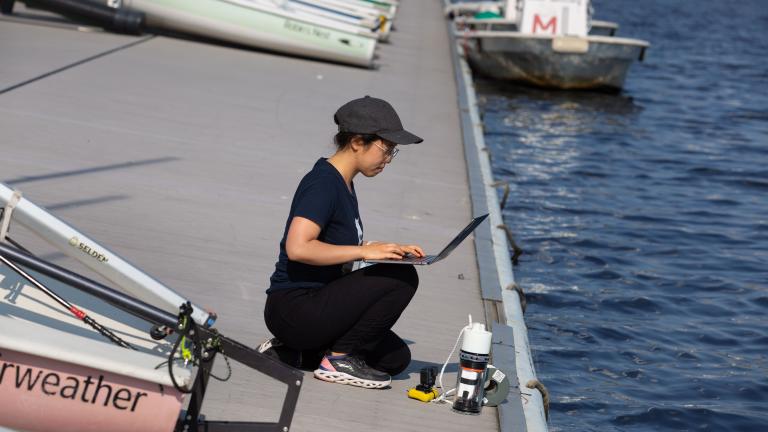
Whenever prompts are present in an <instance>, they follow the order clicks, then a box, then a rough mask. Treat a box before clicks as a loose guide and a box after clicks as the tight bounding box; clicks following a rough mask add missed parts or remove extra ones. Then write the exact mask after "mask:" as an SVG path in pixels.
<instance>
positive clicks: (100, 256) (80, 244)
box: [69, 237, 109, 263]
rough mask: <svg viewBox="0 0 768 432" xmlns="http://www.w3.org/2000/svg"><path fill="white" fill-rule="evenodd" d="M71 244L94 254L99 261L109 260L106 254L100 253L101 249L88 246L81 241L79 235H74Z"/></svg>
mask: <svg viewBox="0 0 768 432" xmlns="http://www.w3.org/2000/svg"><path fill="white" fill-rule="evenodd" d="M69 245H70V246H72V247H75V248H78V249H80V250H81V251H83V253H85V254H88V255H90V256H92V257H93V258H95V259H96V260H97V261H99V262H103V263H105V262H107V261H109V258H107V256H106V255H104V254H103V253H100V252H99V251H97V250H95V249H93V248H92V247H90V246H88V245H87V244H85V243H83V242H81V241H80V239H78V238H77V237H72V238H71V239H69Z"/></svg>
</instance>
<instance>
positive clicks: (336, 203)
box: [267, 158, 363, 293]
mask: <svg viewBox="0 0 768 432" xmlns="http://www.w3.org/2000/svg"><path fill="white" fill-rule="evenodd" d="M295 216H301V217H303V218H306V219H309V220H311V221H313V222H314V223H316V224H317V225H319V226H320V235H319V236H318V238H317V239H318V240H320V241H321V242H323V243H329V244H333V245H344V246H357V245H359V244H361V242H362V240H363V222H362V220H360V212H359V211H358V208H357V196H356V195H355V186H354V184H352V191H351V192H350V190H349V189H348V188H347V184H346V183H345V182H344V177H342V176H341V173H339V172H338V171H337V170H336V168H335V167H334V166H333V165H331V164H330V163H329V162H328V160H327V159H325V158H320V159H319V160H318V161H317V162H316V163H315V166H314V167H313V168H312V171H310V172H309V173H307V175H305V176H304V178H303V179H301V182H300V183H299V187H298V188H296V193H295V194H294V195H293V202H291V211H290V213H289V214H288V220H287V221H286V222H285V230H284V231H283V239H282V240H281V241H280V255H279V257H278V259H277V263H276V264H275V272H274V273H272V277H270V278H269V280H270V286H269V289H268V290H267V293H269V292H272V291H275V290H278V289H283V288H319V287H321V286H323V285H325V284H327V283H328V282H331V281H333V280H335V279H338V278H339V277H341V276H342V275H344V273H345V269H344V265H343V264H336V265H330V266H314V265H309V264H302V263H300V262H296V261H291V260H289V259H288V254H287V253H286V252H285V238H286V236H287V235H288V228H289V227H290V225H291V221H292V220H293V218H294V217H295Z"/></svg>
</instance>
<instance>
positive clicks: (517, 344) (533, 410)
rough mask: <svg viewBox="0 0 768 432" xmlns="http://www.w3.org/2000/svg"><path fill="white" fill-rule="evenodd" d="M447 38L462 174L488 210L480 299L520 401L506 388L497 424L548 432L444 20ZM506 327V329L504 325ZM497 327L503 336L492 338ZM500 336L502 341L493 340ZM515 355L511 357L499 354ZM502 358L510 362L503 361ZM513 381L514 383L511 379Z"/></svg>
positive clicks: (463, 80) (498, 361)
mask: <svg viewBox="0 0 768 432" xmlns="http://www.w3.org/2000/svg"><path fill="white" fill-rule="evenodd" d="M447 28H448V33H449V38H450V41H451V57H452V59H453V65H454V71H455V75H456V87H457V89H458V103H459V111H460V115H461V128H462V134H463V141H464V152H465V157H466V162H467V176H468V180H469V188H470V193H471V195H472V209H473V213H474V214H476V215H477V214H482V213H489V214H490V216H489V221H490V223H489V224H488V225H482V226H480V227H479V228H478V229H477V231H476V232H475V249H476V253H477V261H478V262H477V264H478V269H479V271H480V287H481V290H482V295H483V301H484V304H485V313H486V322H488V323H492V322H494V321H496V322H498V324H494V326H493V332H494V335H495V337H494V341H495V342H494V346H493V358H492V359H493V363H494V364H495V365H496V366H498V367H500V368H502V369H504V370H511V367H512V364H511V363H512V362H514V363H515V365H514V367H515V369H516V371H517V379H518V388H517V390H518V391H519V392H518V393H517V394H520V396H521V397H520V400H510V399H515V398H514V397H512V396H513V395H514V393H515V391H514V390H515V389H513V390H512V391H510V398H508V399H507V401H505V402H504V403H503V404H501V405H499V425H500V430H501V432H506V431H519V430H527V431H530V432H539V431H547V430H548V427H547V420H546V415H545V412H544V404H543V398H542V395H541V393H539V391H538V390H536V389H530V388H528V387H527V386H526V384H527V383H528V382H529V381H531V380H535V379H536V371H535V370H534V367H533V358H532V356H531V350H530V346H529V344H528V332H527V328H526V326H525V320H524V318H523V309H522V306H521V304H520V298H519V296H518V294H517V291H515V290H514V289H512V287H514V286H515V285H514V282H515V279H514V273H513V271H512V261H511V257H510V255H509V245H508V242H507V238H506V234H505V232H504V231H503V229H501V226H502V224H503V223H504V221H503V219H502V216H501V208H500V206H499V199H498V196H497V192H496V190H495V189H494V187H493V182H494V181H493V174H492V172H491V164H490V160H489V157H488V151H487V149H486V147H485V140H484V138H483V127H482V123H481V121H480V115H479V113H478V109H477V99H476V95H475V89H474V84H473V82H472V73H471V71H470V69H469V66H468V65H467V62H466V61H465V60H464V58H463V57H462V55H461V46H460V45H459V43H458V41H457V39H456V35H455V34H454V31H453V23H452V22H450V21H448V23H447ZM505 327H506V328H505ZM499 332H503V333H504V335H505V336H501V339H499V338H498V337H496V335H497V334H498V333H499ZM510 333H511V334H512V337H513V340H514V346H512V347H510V344H509V342H510V341H509V340H505V339H507V337H506V336H507V335H509V334H510ZM497 340H502V341H504V343H496V341H497ZM505 352H506V353H507V354H511V353H514V354H515V355H514V356H513V357H512V358H509V357H508V356H505V354H504V353H505ZM507 362H509V364H508V365H507ZM513 383H514V382H513ZM520 409H522V411H523V413H524V424H520V423H519V422H518V421H517V419H518V418H519V416H518V415H515V414H516V413H519V411H520Z"/></svg>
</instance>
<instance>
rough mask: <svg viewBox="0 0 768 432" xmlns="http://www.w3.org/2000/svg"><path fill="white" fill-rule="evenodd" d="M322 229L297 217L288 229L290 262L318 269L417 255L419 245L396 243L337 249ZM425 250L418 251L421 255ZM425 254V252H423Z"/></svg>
mask: <svg viewBox="0 0 768 432" xmlns="http://www.w3.org/2000/svg"><path fill="white" fill-rule="evenodd" d="M319 236H320V226H319V225H318V224H316V223H314V222H312V221H311V220H309V219H307V218H303V217H300V216H295V217H294V218H293V219H292V220H291V225H290V226H289V227H288V235H287V236H286V239H285V252H286V253H287V254H288V259H290V260H291V261H297V262H300V263H303V264H310V265H316V266H325V265H334V264H343V263H346V262H350V261H356V260H360V259H400V258H402V257H403V255H405V254H406V253H414V252H413V250H415V248H418V246H416V247H413V246H402V245H398V244H396V243H380V242H375V243H372V244H366V245H363V246H337V245H332V244H328V243H323V242H321V241H320V240H318V239H317V238H318V237H319ZM418 252H421V248H418V249H417V253H418ZM421 254H422V255H423V252H421Z"/></svg>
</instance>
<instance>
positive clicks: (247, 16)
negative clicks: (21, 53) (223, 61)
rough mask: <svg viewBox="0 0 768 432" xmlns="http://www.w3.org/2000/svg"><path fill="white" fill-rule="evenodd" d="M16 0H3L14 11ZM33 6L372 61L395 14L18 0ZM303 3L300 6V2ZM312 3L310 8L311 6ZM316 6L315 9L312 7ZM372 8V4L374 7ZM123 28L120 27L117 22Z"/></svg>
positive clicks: (223, 3)
mask: <svg viewBox="0 0 768 432" xmlns="http://www.w3.org/2000/svg"><path fill="white" fill-rule="evenodd" d="M14 1H15V0H2V12H3V13H4V14H11V13H12V11H13V4H14ZM19 1H20V2H22V3H25V4H26V5H27V6H29V7H32V8H39V9H45V10H50V11H53V12H56V13H59V14H62V15H65V16H70V17H74V18H76V19H78V18H83V17H85V18H88V19H90V20H91V21H95V22H97V23H103V24H100V25H103V26H104V27H105V28H108V29H115V26H114V25H113V21H114V18H113V17H112V16H110V11H114V12H113V14H114V15H117V16H124V15H126V14H130V13H133V15H131V16H132V17H136V16H140V17H141V21H142V22H141V25H139V24H138V18H136V19H133V20H132V21H131V23H132V24H133V26H132V27H131V30H132V31H128V32H129V33H136V32H140V31H142V30H144V29H145V28H146V29H147V30H149V31H150V32H152V31H154V30H157V31H159V32H176V33H180V34H186V35H191V36H196V37H202V38H206V39H212V40H218V41H222V42H227V43H234V44H238V45H242V46H247V47H253V48H259V49H265V50H269V51H275V52H280V53H286V54H292V55H297V56H301V57H310V58H315V59H320V60H326V61H332V62H338V63H344V64H350V65H355V66H362V67H372V66H373V59H374V53H375V51H376V46H377V42H378V41H379V39H386V38H387V36H388V34H389V29H390V28H391V19H389V18H386V17H383V16H379V17H377V18H375V19H373V18H370V16H355V15H351V14H347V13H334V12H333V10H332V9H331V8H325V9H324V12H322V13H320V9H318V8H316V7H313V6H308V5H309V3H307V2H302V3H303V4H301V5H300V4H299V3H298V2H296V1H290V2H285V4H284V5H283V4H282V3H281V2H273V1H270V0H122V1H119V2H115V1H112V0H99V1H95V0H19ZM299 6H300V7H299ZM308 8H309V9H308ZM310 9H313V10H310ZM370 10H371V11H373V9H370ZM117 30H118V31H121V30H122V28H117Z"/></svg>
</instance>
